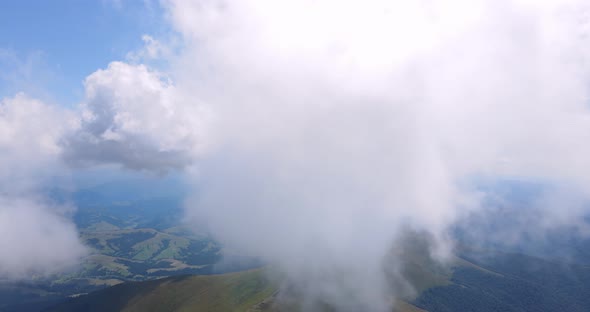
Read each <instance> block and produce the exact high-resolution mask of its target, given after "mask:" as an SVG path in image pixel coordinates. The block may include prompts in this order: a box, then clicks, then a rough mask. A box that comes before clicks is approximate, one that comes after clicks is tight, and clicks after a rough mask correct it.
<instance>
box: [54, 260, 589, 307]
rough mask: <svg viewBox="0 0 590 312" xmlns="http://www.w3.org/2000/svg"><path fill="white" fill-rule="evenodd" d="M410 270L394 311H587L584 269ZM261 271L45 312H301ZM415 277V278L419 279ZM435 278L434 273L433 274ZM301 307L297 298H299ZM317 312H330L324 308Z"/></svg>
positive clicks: (103, 296) (163, 284) (159, 286)
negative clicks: (407, 294) (406, 291)
mask: <svg viewBox="0 0 590 312" xmlns="http://www.w3.org/2000/svg"><path fill="white" fill-rule="evenodd" d="M418 266H419V267H420V269H419V270H417V269H416V268H410V271H411V272H410V273H411V274H408V276H417V280H418V281H419V284H420V286H419V287H420V288H421V289H420V290H421V292H420V294H419V295H418V296H415V297H412V298H405V300H406V301H405V302H404V301H398V302H397V306H396V307H395V308H394V311H397V312H410V311H430V312H438V311H444V312H447V311H448V312H451V311H461V312H463V311H484V312H485V311H515V312H516V311H520V312H524V311H590V267H588V266H574V265H565V264H560V263H554V262H549V261H546V260H542V259H539V258H534V257H530V256H525V255H520V254H501V253H494V254H486V253H481V252H480V253H468V252H466V253H463V254H461V255H460V256H459V257H457V258H456V261H455V265H454V266H453V267H452V268H451V270H450V273H449V276H447V277H446V280H443V279H442V278H443V277H442V275H440V274H434V273H436V271H433V270H429V269H428V268H427V267H422V266H420V265H418ZM265 272H266V271H265V270H263V269H259V270H250V271H243V272H239V273H229V274H223V275H209V276H182V277H170V278H164V279H160V280H153V281H146V282H133V283H125V284H120V285H117V286H113V287H110V288H107V289H104V290H101V291H98V292H95V293H91V294H89V295H86V296H80V297H78V298H74V299H71V300H70V301H68V302H65V303H62V304H60V305H58V306H56V307H54V308H51V309H48V310H46V311H47V312H78V311H148V312H149V311H211V312H215V311H250V312H251V311H267V312H271V311H272V312H275V311H283V312H290V311H299V310H300V305H299V304H298V302H299V301H300V300H298V298H299V297H297V295H296V293H297V292H295V293H294V294H295V295H294V296H291V295H292V294H290V293H285V292H284V289H283V292H282V293H281V294H280V297H281V298H285V297H287V298H289V297H290V296H291V299H290V300H288V301H280V302H279V301H277V300H275V299H276V296H275V295H276V294H277V293H278V287H277V283H273V282H270V281H269V280H268V279H267V278H266V274H265ZM417 272H418V273H417ZM433 272H434V273H433ZM299 299H300V298H299ZM320 310H322V311H324V310H325V311H333V309H330V308H329V307H325V305H324V307H323V308H321V309H320Z"/></svg>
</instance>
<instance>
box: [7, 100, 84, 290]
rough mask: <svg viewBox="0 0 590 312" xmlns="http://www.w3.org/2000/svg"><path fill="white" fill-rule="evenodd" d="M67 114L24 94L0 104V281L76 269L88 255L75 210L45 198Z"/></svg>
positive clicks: (69, 120) (69, 123) (69, 119)
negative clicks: (75, 221)
mask: <svg viewBox="0 0 590 312" xmlns="http://www.w3.org/2000/svg"><path fill="white" fill-rule="evenodd" d="M74 126H75V121H74V118H73V116H71V115H70V114H69V113H68V112H66V111H63V110H60V109H58V108H56V107H53V106H50V105H47V104H45V103H43V102H41V101H39V100H35V99H32V98H30V97H28V96H26V95H24V94H17V95H16V96H15V97H13V98H5V99H2V100H0V249H2V253H1V255H0V280H5V279H8V280H27V279H30V278H32V277H39V276H47V275H49V274H51V273H56V272H60V271H62V270H66V269H70V268H72V267H74V266H75V265H76V264H77V263H78V261H79V260H80V259H81V258H82V257H83V256H84V255H85V254H86V253H87V250H86V248H85V247H84V246H83V245H82V243H81V242H80V241H79V239H78V232H77V230H76V226H75V225H74V224H73V223H72V222H71V220H70V219H69V216H70V215H71V213H72V212H73V211H74V209H75V207H72V206H69V205H65V204H58V203H55V202H53V201H52V200H51V199H50V198H48V197H46V196H44V195H43V192H42V190H43V188H44V187H45V185H46V184H47V182H48V181H49V180H50V178H51V177H54V176H55V175H64V174H66V173H65V171H67V170H66V168H65V167H64V166H62V165H61V162H60V154H61V148H60V146H59V139H60V137H61V136H62V135H63V133H65V132H67V131H68V129H69V128H72V127H74Z"/></svg>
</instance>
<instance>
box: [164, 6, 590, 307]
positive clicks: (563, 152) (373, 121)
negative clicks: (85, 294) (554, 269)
mask: <svg viewBox="0 0 590 312" xmlns="http://www.w3.org/2000/svg"><path fill="white" fill-rule="evenodd" d="M168 4H169V7H170V17H169V18H170V20H171V21H172V22H173V23H174V25H175V26H176V27H177V29H178V30H179V31H180V32H181V33H182V34H183V35H184V39H185V44H186V46H185V48H184V50H183V52H182V54H181V57H180V58H179V59H176V60H174V62H173V64H174V65H175V66H176V67H174V68H175V70H176V71H174V74H173V76H174V77H176V85H177V87H178V88H179V89H180V90H191V92H192V93H191V94H193V96H194V99H195V101H198V102H200V103H206V104H208V105H210V107H211V111H212V112H213V115H214V118H213V119H212V120H211V122H210V123H209V124H208V127H209V129H210V133H211V134H212V141H213V142H214V143H213V144H212V148H211V149H209V150H208V151H207V152H206V153H204V155H202V156H201V158H200V159H199V161H198V162H197V165H196V167H197V170H196V173H195V184H196V188H197V189H198V190H199V191H198V194H197V195H195V196H194V198H193V200H192V201H191V202H190V203H189V204H188V207H187V212H188V214H189V216H190V217H191V218H193V219H195V220H200V221H201V222H202V223H205V224H206V225H207V226H208V228H209V230H210V231H211V232H212V233H213V234H214V235H215V237H216V238H217V239H218V240H220V241H221V242H222V243H224V244H226V245H227V246H231V247H232V248H238V249H240V250H242V251H244V252H247V253H250V254H252V255H256V256H260V257H262V258H264V259H266V260H267V261H269V262H271V263H274V264H275V265H277V266H278V267H280V268H281V270H283V271H284V272H285V273H286V275H287V276H288V280H289V281H290V283H294V284H296V285H299V286H300V288H301V289H305V294H304V297H305V298H306V304H304V305H303V307H304V309H309V310H313V309H314V307H316V306H314V304H317V303H318V302H320V303H322V304H328V305H330V306H333V307H335V308H336V309H337V310H343V311H355V310H371V311H387V310H389V309H390V308H391V305H392V302H393V299H392V298H395V297H406V296H409V295H411V294H412V292H413V291H415V290H412V288H413V285H412V283H411V281H404V276H403V274H399V272H403V271H404V263H403V261H402V260H401V255H403V254H404V251H403V248H404V246H405V245H404V243H403V242H405V241H406V240H405V239H404V237H407V236H408V234H407V233H423V234H424V233H425V235H426V236H427V237H430V240H429V243H428V244H426V245H425V250H424V251H423V252H424V253H426V255H428V256H429V257H430V258H431V259H433V260H435V261H436V262H438V263H442V264H444V263H448V261H449V260H450V259H451V257H450V255H451V253H452V250H453V243H452V240H451V239H450V233H449V231H450V229H451V228H452V227H453V226H454V225H455V224H457V223H458V222H464V220H468V218H469V216H471V215H473V214H477V213H479V212H480V211H481V210H482V209H483V208H482V206H483V205H482V200H483V199H484V198H486V193H485V190H482V189H481V188H478V187H477V186H476V183H475V182H474V181H477V180H478V179H482V177H483V178H485V179H490V180H495V179H497V180H501V179H507V178H511V179H524V180H527V181H551V183H555V184H558V185H560V186H563V188H566V189H568V190H569V191H568V192H569V193H570V194H575V195H572V196H569V197H565V198H562V200H561V201H559V202H555V203H554V204H550V203H549V202H547V203H543V204H544V207H542V209H541V208H539V209H531V213H535V214H537V213H540V214H542V215H543V216H545V217H543V218H539V219H542V220H543V222H544V226H543V227H539V231H543V229H546V228H550V227H551V224H552V223H556V224H557V223H559V224H573V223H576V222H577V220H580V218H581V217H582V216H583V215H584V214H585V213H587V209H585V208H583V207H584V206H583V205H581V204H580V203H583V202H584V201H583V200H582V201H580V200H578V199H579V198H587V195H588V191H589V190H590V189H589V187H590V185H589V184H588V179H587V176H588V175H587V171H588V169H587V168H590V166H589V165H590V163H589V161H590V157H589V156H590V155H589V150H588V147H587V144H586V142H587V138H588V136H589V135H590V123H589V117H590V115H589V111H588V103H587V99H588V94H587V86H586V83H587V81H588V79H587V78H588V77H587V75H588V60H587V55H589V54H587V51H588V47H589V45H588V43H589V42H588V36H587V35H588V33H587V31H588V15H587V14H588V11H587V7H586V6H585V5H584V4H583V3H582V2H576V1H569V2H561V1H560V2H557V1H543V2H536V1H535V2H533V1H500V2H498V1H450V2H449V1H447V2H439V1H424V2H412V3H408V2H402V1H368V2H363V3H362V4H361V3H359V2H353V1H297V2H295V1H200V2H189V1H170V2H169V3H168ZM191 78H192V79H191ZM548 192H550V190H548ZM566 193H567V192H566ZM566 193H563V192H561V193H560V194H566ZM544 196H547V197H551V196H552V195H551V194H545V195H544ZM573 198H576V200H573ZM568 199H572V200H568ZM523 220H525V219H523ZM526 224H527V223H526V222H523V223H522V224H519V225H518V226H516V228H517V229H518V228H522V227H523V226H526ZM529 226H530V224H529ZM507 231H510V229H507ZM500 232H501V231H500ZM512 233H514V232H512ZM516 233H518V232H516ZM486 234H489V233H486ZM421 235H422V234H421ZM505 235H508V234H505ZM514 235H517V234H514ZM392 250H394V252H393V253H392V252H391V251H392ZM392 254H393V255H397V256H391V255H392ZM388 272H394V274H393V276H394V277H395V279H397V282H396V283H392V282H391V280H390V279H389V276H391V275H392V274H388ZM396 272H398V273H397V274H396ZM314 302H315V303H314Z"/></svg>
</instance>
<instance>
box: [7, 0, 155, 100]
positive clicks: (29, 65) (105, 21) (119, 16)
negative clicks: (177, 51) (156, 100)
mask: <svg viewBox="0 0 590 312" xmlns="http://www.w3.org/2000/svg"><path fill="white" fill-rule="evenodd" d="M163 23H164V20H163V19H162V18H161V9H160V8H159V6H158V4H157V2H156V1H153V2H149V1H139V0H137V1H126V2H122V1H105V0H103V1H76V0H56V1H41V0H36V1H35V0H18V1H17V0H8V1H0V98H2V97H7V96H13V95H14V94H15V93H16V92H21V91H22V92H25V93H27V94H30V95H31V96H34V97H37V98H41V99H43V100H45V101H48V102H53V103H56V104H60V105H64V106H70V107H71V106H73V105H75V104H76V103H77V102H78V101H79V100H80V99H81V97H82V93H83V88H82V81H83V79H84V78H85V77H86V76H87V75H89V74H91V73H92V72H94V71H96V70H97V69H99V68H104V67H105V66H106V65H108V63H109V62H111V61H114V60H121V59H124V58H125V55H126V54H127V53H128V52H129V51H132V50H134V49H137V48H139V47H140V46H141V45H142V40H141V36H142V35H143V34H152V35H153V34H156V35H157V34H159V33H161V32H162V31H163V30H164V29H165V25H164V24H163Z"/></svg>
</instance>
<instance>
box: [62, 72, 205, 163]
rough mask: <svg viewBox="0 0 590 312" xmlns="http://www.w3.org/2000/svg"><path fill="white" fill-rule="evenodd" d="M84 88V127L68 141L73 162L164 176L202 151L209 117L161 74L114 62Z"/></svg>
mask: <svg viewBox="0 0 590 312" xmlns="http://www.w3.org/2000/svg"><path fill="white" fill-rule="evenodd" d="M85 89H86V98H85V100H84V103H83V104H82V106H81V116H82V117H81V127H80V129H78V131H77V132H76V133H74V134H73V135H71V136H69V137H68V138H67V139H66V140H65V146H67V148H66V158H67V159H68V160H69V161H72V162H74V163H78V164H82V165H87V164H101V163H116V164H121V165H123V166H125V167H128V168H131V169H148V170H155V171H166V170H168V169H174V168H182V167H185V166H187V165H189V164H191V163H192V161H193V160H194V157H195V155H196V154H197V153H198V151H199V150H200V149H201V145H202V144H203V141H202V140H201V136H202V135H203V134H202V131H201V130H200V129H201V128H202V126H203V123H204V118H205V117H206V114H205V112H202V111H201V110H200V109H199V102H198V99H196V98H189V99H187V98H183V97H182V96H181V93H179V92H177V90H176V87H175V86H174V85H173V84H172V83H171V81H170V80H169V79H168V78H167V77H166V76H164V75H163V74H161V73H158V72H156V71H152V70H149V69H148V68H147V67H146V66H145V65H130V64H126V63H122V62H113V63H111V64H110V65H109V67H108V68H107V69H104V70H98V71H96V72H95V73H93V74H92V75H90V76H88V77H87V78H86V81H85ZM186 102H188V103H189V104H190V105H187V104H186Z"/></svg>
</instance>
